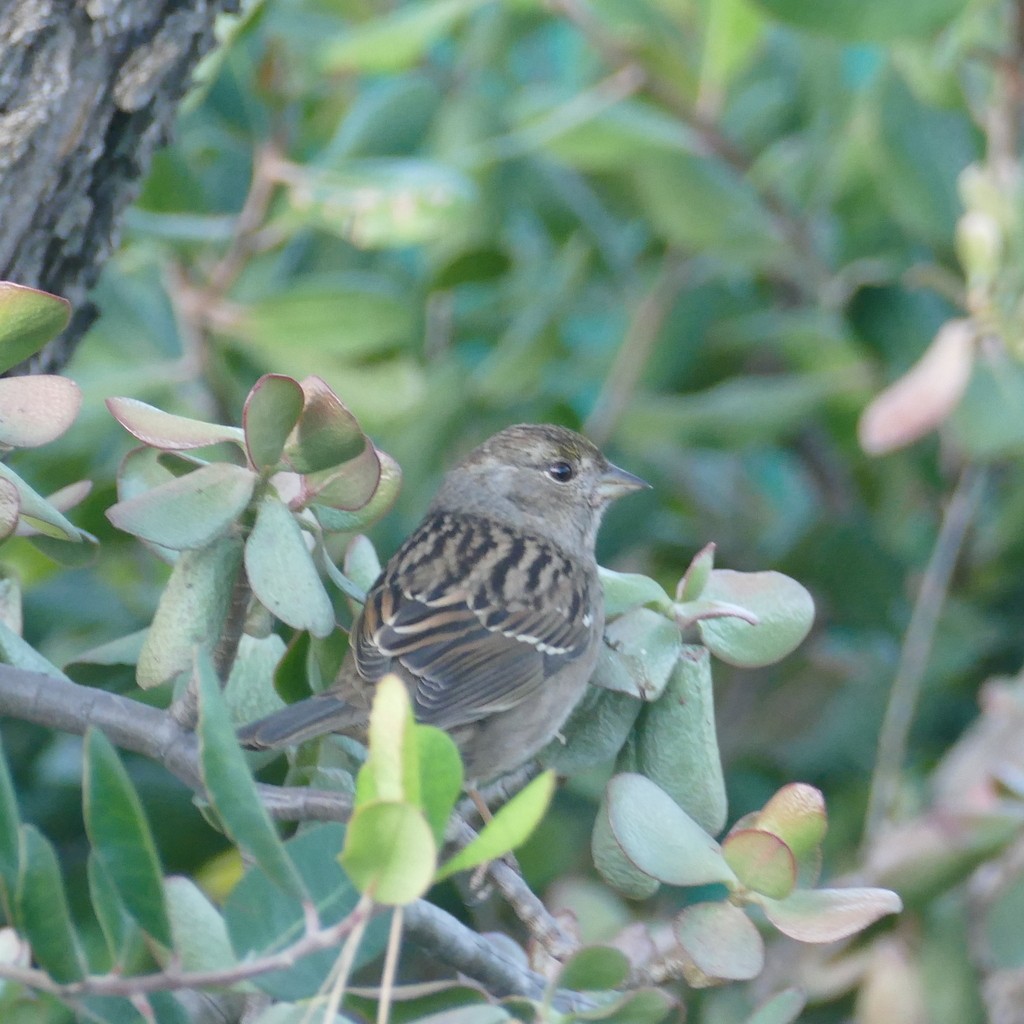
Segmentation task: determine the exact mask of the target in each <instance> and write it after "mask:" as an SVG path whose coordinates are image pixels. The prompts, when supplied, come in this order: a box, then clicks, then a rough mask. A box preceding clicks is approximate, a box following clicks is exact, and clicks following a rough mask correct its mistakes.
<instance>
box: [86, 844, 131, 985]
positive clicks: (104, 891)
mask: <svg viewBox="0 0 1024 1024" xmlns="http://www.w3.org/2000/svg"><path fill="white" fill-rule="evenodd" d="M87 871H88V876H89V898H90V899H91V900H92V909H93V913H94V914H95V915H96V920H97V921H98V922H99V926H100V931H101V932H103V939H104V941H105V942H106V944H107V949H108V951H109V952H110V957H111V960H112V961H113V963H114V964H115V966H117V967H121V968H124V967H126V966H127V965H128V964H129V963H130V960H131V957H132V956H133V955H134V954H135V952H136V950H137V948H138V946H139V945H141V938H142V932H141V931H140V930H139V926H138V925H137V924H136V923H135V921H134V919H133V918H132V917H131V916H130V915H129V913H128V911H127V910H126V909H125V906H124V903H123V902H122V901H121V897H120V895H119V893H118V891H117V887H116V886H115V885H114V882H113V880H112V879H111V877H110V875H109V873H108V872H107V869H106V868H105V867H104V866H103V862H102V861H101V860H100V859H99V857H98V856H97V855H96V851H95V850H90V851H89V861H88V865H87Z"/></svg>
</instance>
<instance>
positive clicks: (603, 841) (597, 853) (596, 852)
mask: <svg viewBox="0 0 1024 1024" xmlns="http://www.w3.org/2000/svg"><path fill="white" fill-rule="evenodd" d="M590 850H591V854H592V855H593V858H594V867H595V868H596V869H597V873H598V874H599V875H600V876H601V877H602V878H603V879H604V880H605V881H606V882H607V883H608V884H609V885H610V886H611V887H612V888H613V889H614V890H615V891H616V892H618V893H621V894H622V895H623V896H625V897H627V898H628V899H631V900H644V899H647V898H648V897H650V896H653V895H654V894H655V893H656V892H657V891H658V889H659V888H660V887H661V883H660V882H659V881H658V879H656V878H654V877H653V876H652V875H649V874H647V872H645V871H641V870H640V868H638V867H637V865H636V864H634V863H633V861H632V860H630V859H629V858H628V857H627V856H626V855H625V853H624V852H623V850H622V844H621V843H620V842H619V841H618V839H617V838H616V837H615V834H614V832H613V831H612V826H611V822H610V821H609V816H608V797H607V791H606V792H605V796H604V798H603V799H602V800H601V806H600V807H599V808H598V812H597V818H596V820H595V821H594V831H593V834H592V835H591V839H590Z"/></svg>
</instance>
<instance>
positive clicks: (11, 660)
mask: <svg viewBox="0 0 1024 1024" xmlns="http://www.w3.org/2000/svg"><path fill="white" fill-rule="evenodd" d="M0 662H3V663H4V664H5V665H13V666H14V667H15V668H23V669H26V670H27V671H29V672H39V673H41V674H42V675H44V676H53V678H54V679H67V676H66V675H64V673H63V672H61V670H60V669H59V668H57V666H56V665H54V664H53V663H52V662H50V661H47V659H46V658H44V657H43V656H42V655H41V654H40V653H39V652H38V651H37V650H36V649H35V648H34V647H32V646H31V645H30V644H29V643H27V642H26V641H25V640H23V639H22V638H21V637H20V636H18V634H17V633H15V632H14V631H13V630H12V629H11V628H10V627H9V626H7V625H6V624H5V623H4V622H2V621H0Z"/></svg>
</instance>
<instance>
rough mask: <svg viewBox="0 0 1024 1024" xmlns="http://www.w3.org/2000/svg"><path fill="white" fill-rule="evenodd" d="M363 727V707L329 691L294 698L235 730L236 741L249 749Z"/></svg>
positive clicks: (265, 747) (286, 745)
mask: <svg viewBox="0 0 1024 1024" xmlns="http://www.w3.org/2000/svg"><path fill="white" fill-rule="evenodd" d="M365 726H366V710H365V709H364V708H360V707H353V706H352V705H351V704H348V703H346V702H345V701H344V700H342V699H340V698H339V697H337V696H335V695H334V694H331V693H319V694H317V695H316V696H315V697H308V698H307V699H306V700H300V701H296V703H294V704H289V705H288V707H286V708H282V709H281V710H280V711H275V712H274V713H273V714H272V715H267V717H266V718H260V719H258V720H257V721H255V722H250V723H249V724H248V725H243V726H242V728H241V729H239V730H238V742H239V743H241V745H242V746H243V747H247V748H248V749H249V750H274V749H276V748H277V747H288V746H292V745H293V744H296V743H302V742H303V740H308V739H312V738H313V737H314V736H323V735H324V734H325V733H329V732H341V733H352V732H358V731H360V730H361V729H362V728H364V727H365Z"/></svg>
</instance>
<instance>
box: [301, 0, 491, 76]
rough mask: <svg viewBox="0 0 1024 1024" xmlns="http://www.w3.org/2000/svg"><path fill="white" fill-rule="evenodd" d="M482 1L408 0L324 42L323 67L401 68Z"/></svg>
mask: <svg viewBox="0 0 1024 1024" xmlns="http://www.w3.org/2000/svg"><path fill="white" fill-rule="evenodd" d="M483 3H484V0H412V2H411V3H407V4H403V5H402V6H401V7H397V8H395V9H394V10H392V11H389V12H387V13H386V14H382V15H380V16H378V17H376V18H372V19H370V20H369V21H366V22H364V23H363V24H361V25H359V26H357V27H356V28H354V29H352V30H351V31H350V32H348V33H346V34H345V35H344V36H342V38H340V39H336V40H332V41H331V42H329V43H327V44H326V45H325V47H324V49H323V51H322V53H321V57H320V61H321V65H322V67H323V69H324V70H325V71H329V72H335V71H372V72H388V71H401V70H404V69H405V68H407V67H409V66H410V65H412V64H414V63H415V62H416V61H417V60H419V59H420V58H421V57H422V56H423V55H424V53H425V52H426V51H427V50H428V49H429V48H430V47H431V46H433V44H434V43H435V42H437V41H438V40H439V39H440V38H441V37H442V36H444V35H445V34H447V33H448V32H449V31H450V30H451V29H452V27H453V26H454V25H455V24H456V23H457V22H458V21H460V20H461V19H462V18H464V17H465V16H466V15H467V14H469V13H470V12H471V11H473V10H475V9H476V8H477V7H480V6H481V5H482V4H483Z"/></svg>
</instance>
